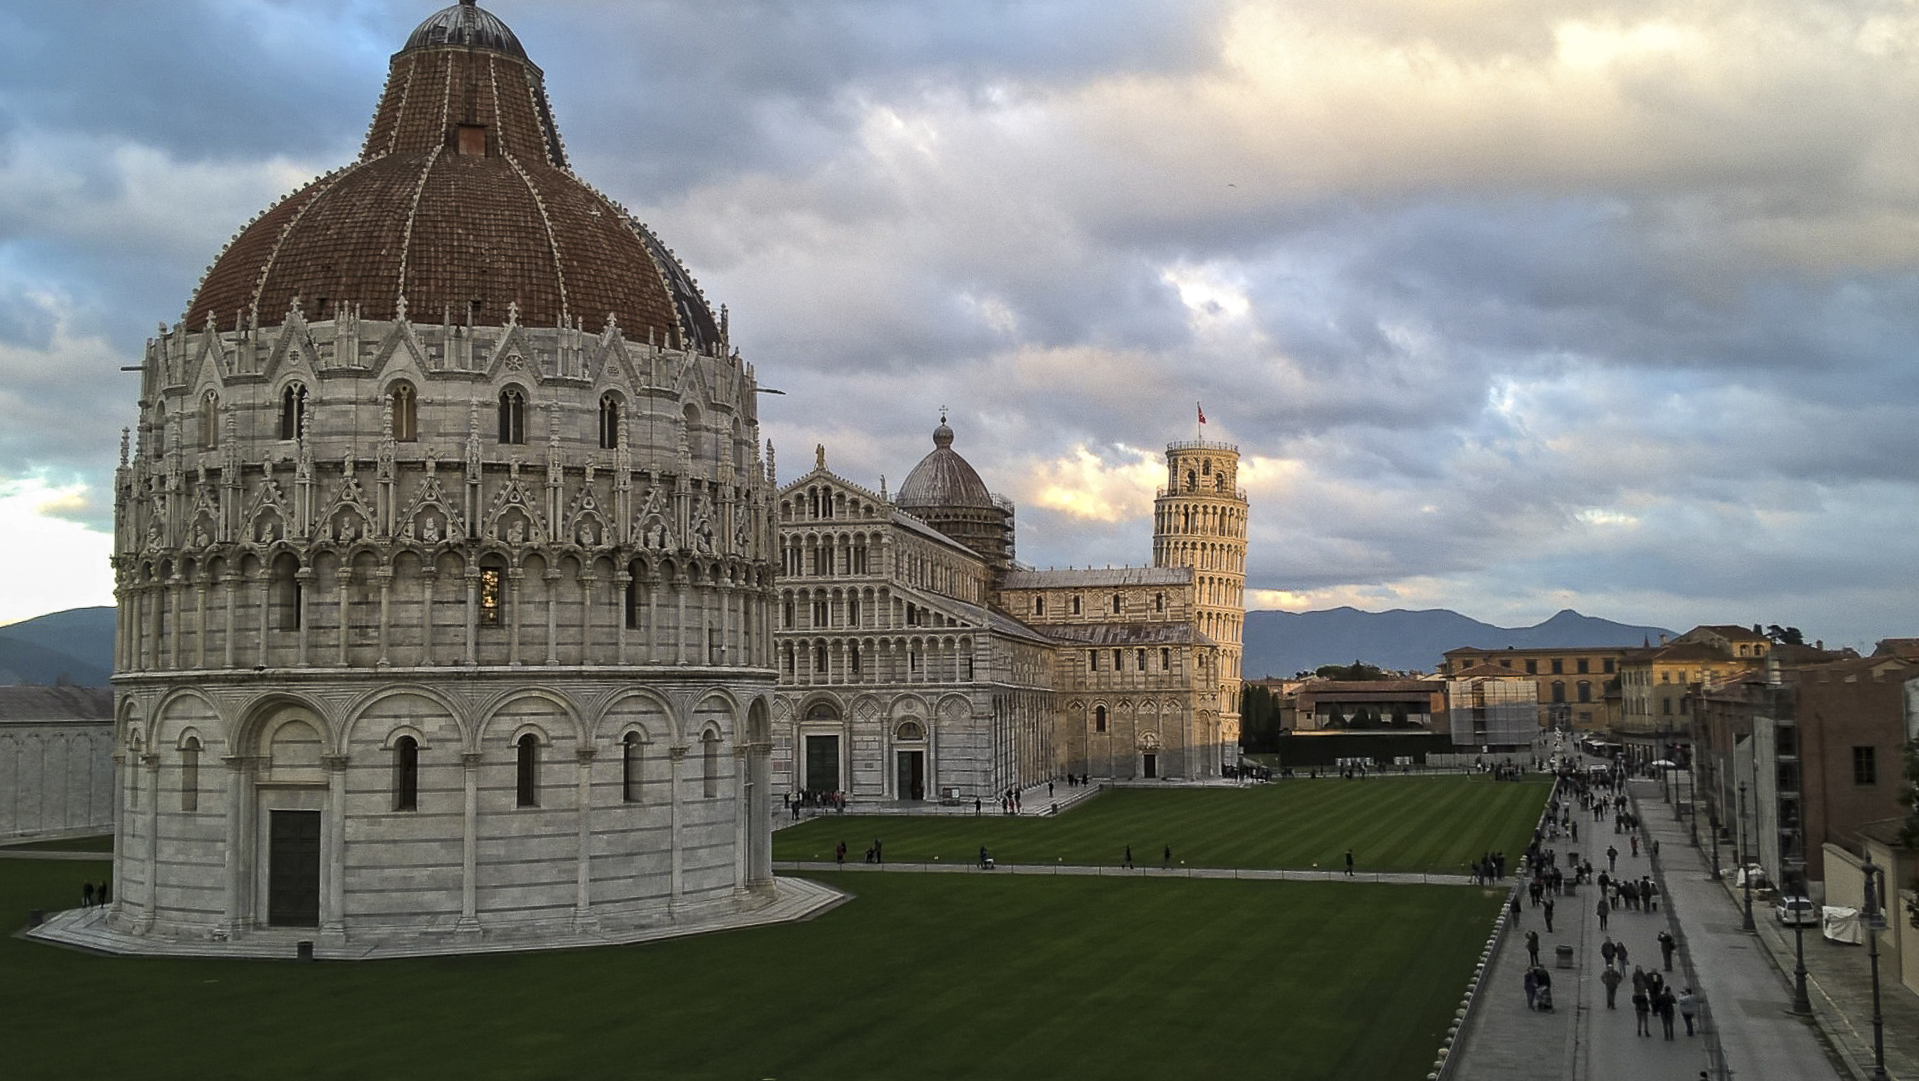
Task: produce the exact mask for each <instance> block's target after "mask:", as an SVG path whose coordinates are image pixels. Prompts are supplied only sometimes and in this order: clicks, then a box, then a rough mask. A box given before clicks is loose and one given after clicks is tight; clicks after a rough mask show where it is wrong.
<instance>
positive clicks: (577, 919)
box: [573, 746, 598, 931]
mask: <svg viewBox="0 0 1919 1081" xmlns="http://www.w3.org/2000/svg"><path fill="white" fill-rule="evenodd" d="M595 750H596V749H595V748H594V747H591V746H586V747H579V748H576V749H575V750H574V752H573V755H574V759H575V760H576V761H577V762H578V763H579V776H578V786H579V792H578V795H577V797H576V798H575V800H574V810H575V812H576V813H575V815H574V817H575V818H576V819H577V820H578V826H579V845H580V850H579V876H578V880H577V882H576V883H575V889H576V892H575V895H574V900H573V929H574V930H575V931H591V930H593V929H594V928H596V927H597V926H598V921H597V920H595V919H594V918H593V890H592V883H593V757H594V754H595Z"/></svg>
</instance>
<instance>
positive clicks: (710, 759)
mask: <svg viewBox="0 0 1919 1081" xmlns="http://www.w3.org/2000/svg"><path fill="white" fill-rule="evenodd" d="M700 752H701V753H700V761H701V763H702V765H703V767H704V768H703V769H702V771H701V774H700V776H701V782H702V785H703V788H704V791H705V793H706V794H707V795H708V796H717V795H719V794H720V736H719V733H717V732H711V731H709V732H707V733H705V734H704V735H702V736H700Z"/></svg>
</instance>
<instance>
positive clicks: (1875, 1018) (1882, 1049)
mask: <svg viewBox="0 0 1919 1081" xmlns="http://www.w3.org/2000/svg"><path fill="white" fill-rule="evenodd" d="M1859 871H1860V873H1861V874H1863V875H1864V876H1865V880H1866V903H1865V904H1864V905H1862V906H1861V912H1860V915H1861V917H1862V918H1863V919H1864V920H1865V924H1866V945H1867V947H1868V948H1867V950H1866V956H1867V957H1869V958H1871V959H1872V1081H1887V1077H1886V1019H1885V1016H1884V1015H1883V1014H1881V1013H1880V1012H1879V932H1881V931H1883V930H1885V929H1886V917H1885V915H1884V913H1882V912H1880V911H1879V898H1880V896H1881V895H1883V894H1884V893H1885V891H1886V872H1885V869H1884V868H1882V867H1877V866H1874V864H1873V862H1872V853H1871V852H1870V851H1868V852H1867V853H1866V862H1865V864H1864V865H1862V866H1861V867H1860V868H1859Z"/></svg>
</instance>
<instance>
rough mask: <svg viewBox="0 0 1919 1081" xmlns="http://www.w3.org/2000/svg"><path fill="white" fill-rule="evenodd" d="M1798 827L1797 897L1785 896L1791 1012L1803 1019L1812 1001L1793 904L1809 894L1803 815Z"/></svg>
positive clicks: (1801, 922) (1801, 926)
mask: <svg viewBox="0 0 1919 1081" xmlns="http://www.w3.org/2000/svg"><path fill="white" fill-rule="evenodd" d="M1798 825H1799V889H1798V894H1797V897H1795V896H1794V894H1793V893H1791V892H1788V893H1787V894H1786V905H1787V909H1786V911H1788V912H1791V913H1792V950H1793V963H1792V1012H1794V1013H1796V1014H1798V1015H1800V1016H1801V1017H1805V1016H1808V1015H1810V1014H1811V1013H1812V999H1811V998H1810V997H1809V996H1808V995H1807V994H1806V917H1805V914H1804V913H1802V912H1800V911H1799V906H1798V905H1795V904H1793V902H1794V901H1795V900H1797V899H1798V897H1807V895H1808V892H1809V891H1808V890H1807V888H1806V818H1805V815H1804V814H1803V813H1802V814H1800V816H1799V823H1798ZM1806 903H1807V904H1808V905H1810V904H1811V903H1812V901H1811V899H1810V897H1807V901H1806Z"/></svg>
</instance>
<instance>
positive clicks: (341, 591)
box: [333, 562, 353, 668]
mask: <svg viewBox="0 0 1919 1081" xmlns="http://www.w3.org/2000/svg"><path fill="white" fill-rule="evenodd" d="M352 581H353V568H352V566H351V565H350V564H348V563H346V562H342V563H341V564H340V569H339V570H338V571H336V572H334V575H333V591H334V592H335V593H337V594H338V595H339V597H340V604H339V607H340V627H339V643H340V650H339V657H338V663H339V666H340V667H341V668H345V667H346V666H347V639H348V637H350V635H349V632H348V625H349V624H350V623H352V611H351V609H350V608H349V607H348V604H347V599H348V596H349V595H350V594H351V593H352V590H350V589H348V588H347V587H348V586H349V585H350V584H352Z"/></svg>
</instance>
